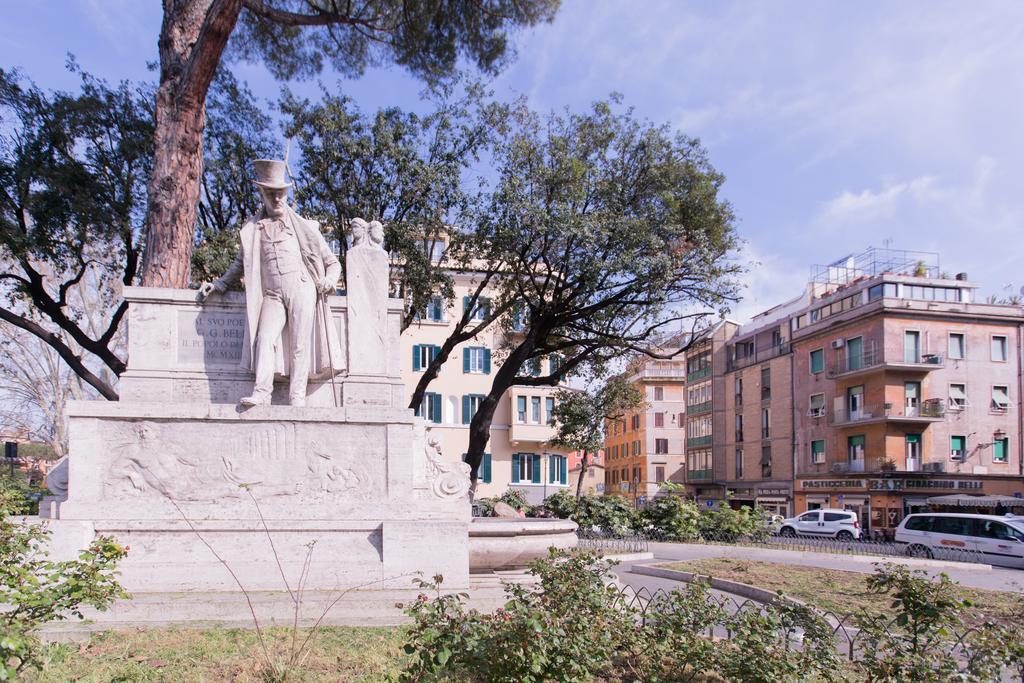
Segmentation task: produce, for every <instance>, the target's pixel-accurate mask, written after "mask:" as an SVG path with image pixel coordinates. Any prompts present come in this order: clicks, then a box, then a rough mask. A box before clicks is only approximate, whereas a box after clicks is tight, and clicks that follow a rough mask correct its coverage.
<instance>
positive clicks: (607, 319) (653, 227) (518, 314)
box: [468, 101, 741, 482]
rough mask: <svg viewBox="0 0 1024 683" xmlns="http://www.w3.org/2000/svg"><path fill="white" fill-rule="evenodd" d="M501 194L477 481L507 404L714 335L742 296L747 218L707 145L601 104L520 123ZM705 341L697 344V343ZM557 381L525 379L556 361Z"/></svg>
mask: <svg viewBox="0 0 1024 683" xmlns="http://www.w3.org/2000/svg"><path fill="white" fill-rule="evenodd" d="M495 170H496V174H497V176H498V177H497V181H496V186H495V190H494V191H493V192H492V193H491V194H490V195H489V197H488V198H487V200H486V201H483V202H481V203H480V205H478V206H477V207H475V210H474V212H473V213H472V225H471V229H472V230H473V231H474V232H475V234H476V236H477V244H478V246H479V254H478V256H477V258H478V260H479V261H481V262H483V263H501V264H506V265H505V266H504V269H505V270H504V271H503V272H502V273H501V276H500V277H499V278H497V280H496V283H497V290H498V296H497V298H496V301H495V305H497V306H507V307H510V313H509V314H508V315H506V316H504V317H503V332H504V333H505V334H504V335H503V336H504V340H505V341H504V343H503V346H502V349H501V355H502V357H503V358H502V364H501V366H500V367H499V368H498V370H497V371H496V372H495V373H494V375H493V378H492V383H491V388H490V390H489V392H488V393H487V395H486V396H485V397H484V398H483V399H482V400H481V402H480V405H479V408H478V409H477V411H476V413H475V415H474V416H473V418H472V421H471V423H470V436H469V448H468V462H469V464H470V465H471V467H472V476H473V480H474V482H475V481H476V477H477V470H478V468H479V466H480V462H481V460H482V458H483V453H484V450H485V449H486V445H487V441H488V439H489V438H490V425H491V421H492V419H493V417H494V411H495V409H496V408H497V406H498V401H499V400H500V398H501V396H502V395H503V394H504V393H505V392H506V391H507V390H508V389H509V388H510V387H511V386H513V385H516V384H518V385H526V386H540V385H549V386H555V385H557V384H558V383H559V382H560V381H561V380H562V379H563V378H564V377H566V376H568V375H572V374H578V373H583V372H588V373H591V374H593V375H595V376H601V375H603V374H605V373H606V372H607V368H608V364H609V363H610V362H611V361H613V360H615V359H617V358H619V357H620V356H621V355H622V354H623V353H637V354H643V355H647V356H653V357H664V356H668V355H673V354H678V353H680V352H682V351H685V349H686V348H687V346H686V344H685V343H684V344H683V345H682V346H680V347H679V348H677V349H675V350H674V351H670V352H668V353H667V354H661V353H660V352H659V351H657V347H658V340H659V338H660V337H663V336H667V332H668V331H669V330H672V331H676V330H677V328H678V327H680V326H682V325H684V324H689V325H690V328H691V331H693V330H696V329H698V328H700V327H702V326H704V325H705V324H706V323H707V321H708V319H709V318H710V317H711V316H712V315H713V314H714V312H715V310H714V309H722V310H724V309H725V308H726V307H727V304H728V303H729V302H731V301H733V300H735V298H736V292H737V283H736V281H735V278H734V276H735V275H736V274H738V273H739V272H740V270H741V268H740V266H739V265H738V264H737V263H735V262H734V261H733V259H732V258H731V257H732V255H733V254H734V253H735V248H736V246H737V244H738V240H737V237H736V236H735V232H734V228H733V214H732V211H731V209H730V207H729V205H728V203H726V202H725V201H724V200H722V199H721V198H720V197H719V195H718V191H719V188H720V187H721V184H722V182H723V177H722V176H721V174H719V173H718V172H717V171H715V170H714V168H712V166H711V164H710V162H709V161H708V159H707V155H706V152H705V151H704V149H703V148H702V147H701V146H700V145H699V143H698V142H697V141H696V140H693V139H691V138H687V137H685V136H682V135H674V134H672V133H671V131H670V130H669V129H668V128H667V127H666V126H654V125H651V124H649V123H646V122H641V121H638V120H636V119H635V118H634V116H633V114H632V112H631V111H630V110H626V111H619V110H618V107H617V102H614V101H613V102H599V103H597V104H595V105H594V107H593V109H592V110H591V111H589V112H586V113H583V114H570V113H566V114H561V115H560V114H552V115H550V116H548V117H547V118H546V119H544V120H541V119H540V118H538V117H537V116H534V115H531V114H528V113H523V112H519V113H517V115H516V117H515V128H514V130H513V132H512V133H510V134H509V135H507V136H506V137H505V138H504V139H503V140H502V141H501V144H500V145H499V147H498V150H497V154H496V163H495ZM688 338H689V339H692V334H691V335H689V336H688ZM551 357H554V358H557V359H558V360H559V362H558V363H557V364H554V365H553V367H552V369H551V370H550V371H549V372H548V373H547V374H544V373H541V374H540V375H536V376H534V375H529V374H520V373H521V372H522V370H523V368H525V367H528V366H530V365H535V364H536V363H538V362H540V361H541V360H542V359H544V358H551Z"/></svg>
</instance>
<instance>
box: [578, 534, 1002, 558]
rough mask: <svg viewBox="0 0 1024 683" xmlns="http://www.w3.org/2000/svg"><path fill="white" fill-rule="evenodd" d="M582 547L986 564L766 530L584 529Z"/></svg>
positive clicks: (962, 553)
mask: <svg viewBox="0 0 1024 683" xmlns="http://www.w3.org/2000/svg"><path fill="white" fill-rule="evenodd" d="M577 535H578V536H579V539H580V543H579V545H580V547H581V548H587V549H592V550H600V551H603V552H610V553H636V552H648V551H649V550H650V549H651V548H650V544H651V543H698V544H708V545H733V546H746V547H751V548H763V549H769V550H797V551H812V552H820V553H832V554H838V555H869V556H877V557H917V558H926V559H936V560H944V561H951V562H973V563H985V562H986V558H985V556H984V554H982V553H981V552H979V551H978V550H977V549H974V548H967V547H965V548H957V547H941V548H939V547H935V548H927V547H925V546H920V545H909V546H908V545H906V544H903V543H896V542H895V541H885V540H873V539H863V540H840V539H836V538H820V537H817V536H780V535H778V534H777V533H771V532H768V531H765V532H764V533H762V534H755V535H751V534H738V533H729V532H716V531H709V530H701V531H700V533H697V534H693V535H688V536H678V535H672V534H666V533H664V532H659V531H658V530H656V529H648V530H645V531H643V532H639V533H634V532H621V533H610V532H606V531H603V530H600V529H589V530H588V529H580V530H579V531H578V532H577Z"/></svg>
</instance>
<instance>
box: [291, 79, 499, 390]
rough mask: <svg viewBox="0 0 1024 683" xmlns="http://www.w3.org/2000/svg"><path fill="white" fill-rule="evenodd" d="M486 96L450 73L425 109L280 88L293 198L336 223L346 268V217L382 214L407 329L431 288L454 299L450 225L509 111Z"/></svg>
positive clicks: (455, 245) (454, 248)
mask: <svg viewBox="0 0 1024 683" xmlns="http://www.w3.org/2000/svg"><path fill="white" fill-rule="evenodd" d="M488 95H489V93H487V92H486V91H485V90H484V89H483V87H482V86H481V85H480V84H479V83H475V82H470V83H466V84H465V85H463V84H462V83H461V81H460V80H459V79H456V80H453V81H449V82H447V83H445V84H442V85H438V86H436V87H435V88H432V89H431V90H430V91H428V95H427V98H428V100H429V104H431V105H432V111H430V112H429V113H426V114H424V115H418V114H415V113H411V112H405V111H402V110H401V109H398V108H396V107H390V108H387V109H382V110H379V111H377V112H376V113H374V114H370V115H367V114H363V113H362V112H361V111H360V110H359V108H358V107H357V106H356V105H355V103H354V102H352V100H350V99H349V98H348V97H345V96H344V95H330V94H328V95H325V96H324V98H323V99H322V100H321V101H319V102H317V103H316V104H312V103H310V102H309V101H308V100H299V99H297V98H295V97H294V96H292V95H291V94H286V96H285V98H284V99H283V101H282V103H281V107H282V110H283V111H284V113H285V114H286V116H287V117H288V123H287V131H288V135H289V136H290V137H294V138H295V140H296V141H297V143H298V147H299V150H300V151H301V154H302V165H301V167H300V168H299V171H298V178H297V192H296V199H297V202H298V203H299V205H300V206H301V207H302V210H303V212H304V213H306V214H308V215H312V216H315V217H317V218H319V219H320V220H321V221H322V222H323V223H324V224H326V225H330V226H332V227H333V229H334V238H335V240H336V241H337V244H338V246H339V250H340V252H341V256H342V258H341V261H342V267H343V268H344V261H345V259H344V255H345V252H346V251H347V249H348V243H347V241H346V237H347V236H348V232H349V221H350V220H351V219H352V218H355V217H361V218H367V219H376V220H380V221H382V222H383V223H384V226H385V234H384V238H385V248H386V249H387V250H388V251H389V252H390V253H391V254H392V255H393V260H392V278H391V279H392V283H393V289H394V295H395V296H398V297H400V298H402V299H404V300H405V304H406V305H405V313H404V316H403V319H402V329H403V330H404V329H406V328H407V327H408V326H409V325H411V324H413V322H414V321H415V320H416V319H417V317H418V316H419V315H422V313H423V312H424V311H425V310H426V308H427V305H428V303H429V302H430V299H431V297H432V296H436V295H439V296H441V297H442V299H443V301H444V306H445V307H446V308H449V307H451V304H452V298H453V286H452V269H453V268H457V267H458V263H457V262H456V254H461V253H463V252H464V249H463V247H462V245H461V244H460V243H459V241H460V239H464V236H463V235H462V234H460V233H459V232H458V231H457V230H454V229H452V228H451V227H450V226H451V225H452V223H453V222H455V223H457V222H458V218H457V217H458V216H459V215H460V214H461V213H462V212H463V211H464V207H465V205H466V203H467V202H468V201H469V197H468V196H467V194H466V190H465V187H466V185H467V183H466V182H465V179H464V175H465V173H466V172H467V170H468V169H469V168H470V167H471V166H472V165H473V164H475V163H477V162H479V161H480V158H481V154H482V152H484V151H486V150H487V148H488V147H489V145H490V144H491V142H492V140H493V139H494V136H495V135H496V134H499V133H500V131H501V130H502V128H503V125H504V122H505V120H506V119H507V117H508V108H507V107H505V106H503V105H500V104H498V103H494V102H493V101H490V100H489V99H488ZM468 322H469V321H468V320H467V324H468ZM474 327H477V326H476V325H474ZM417 405H418V402H417Z"/></svg>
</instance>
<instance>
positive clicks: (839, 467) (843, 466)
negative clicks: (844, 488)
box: [830, 462, 850, 474]
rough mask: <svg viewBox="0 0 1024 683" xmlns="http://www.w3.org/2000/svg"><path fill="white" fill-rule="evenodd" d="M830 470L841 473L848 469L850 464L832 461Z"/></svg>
mask: <svg viewBox="0 0 1024 683" xmlns="http://www.w3.org/2000/svg"><path fill="white" fill-rule="evenodd" d="M830 470H831V472H832V473H833V474H843V473H844V472H849V471H850V465H849V463H845V462H834V463H832V467H831V468H830Z"/></svg>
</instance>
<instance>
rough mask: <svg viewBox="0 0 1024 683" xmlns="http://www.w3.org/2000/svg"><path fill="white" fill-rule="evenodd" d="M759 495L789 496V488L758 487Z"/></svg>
mask: <svg viewBox="0 0 1024 683" xmlns="http://www.w3.org/2000/svg"><path fill="white" fill-rule="evenodd" d="M757 495H759V496H788V495H789V489H758V490H757Z"/></svg>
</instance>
